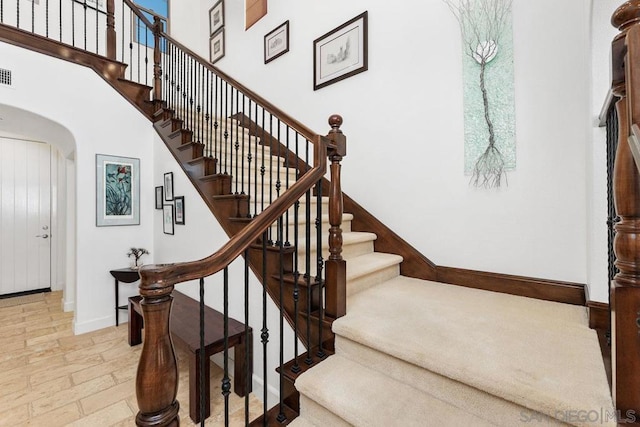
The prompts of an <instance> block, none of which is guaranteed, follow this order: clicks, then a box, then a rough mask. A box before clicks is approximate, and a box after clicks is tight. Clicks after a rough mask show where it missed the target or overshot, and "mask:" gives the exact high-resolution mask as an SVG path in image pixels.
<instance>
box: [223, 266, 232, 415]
mask: <svg viewBox="0 0 640 427" xmlns="http://www.w3.org/2000/svg"><path fill="white" fill-rule="evenodd" d="M223 299H224V377H223V378H222V395H223V396H224V425H225V426H229V394H230V393H231V381H229V267H225V268H224V297H223Z"/></svg>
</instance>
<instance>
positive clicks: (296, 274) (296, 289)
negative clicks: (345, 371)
mask: <svg viewBox="0 0 640 427" xmlns="http://www.w3.org/2000/svg"><path fill="white" fill-rule="evenodd" d="M296 137H297V135H296ZM296 140H297V138H296ZM297 151H298V150H297V147H296V153H297ZM299 209H300V201H298V200H296V202H295V203H294V205H293V249H294V250H293V333H294V337H293V360H294V362H293V366H292V367H291V372H293V373H294V374H297V373H299V372H300V370H301V369H300V365H299V364H298V316H299V315H300V308H299V306H298V304H299V299H300V283H299V280H300V268H299V266H298V245H299V244H300V240H299V239H298V237H299V236H298V234H299V230H298V226H299V224H298V214H299ZM288 212H289V211H287V215H288ZM287 232H288V230H287ZM307 292H310V289H309V288H307Z"/></svg>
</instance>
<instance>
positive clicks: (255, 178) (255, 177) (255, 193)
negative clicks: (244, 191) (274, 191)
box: [253, 102, 262, 216]
mask: <svg viewBox="0 0 640 427" xmlns="http://www.w3.org/2000/svg"><path fill="white" fill-rule="evenodd" d="M254 108H255V114H254V116H253V118H254V120H255V123H256V126H257V125H258V103H257V102H256V105H255V107H254ZM256 130H257V129H256ZM254 139H255V141H254V144H255V151H254V153H255V154H256V163H255V166H254V168H253V169H254V170H253V174H254V175H253V183H254V184H253V186H254V190H253V216H256V215H258V139H259V138H258V135H257V132H255V131H254ZM260 141H262V139H260Z"/></svg>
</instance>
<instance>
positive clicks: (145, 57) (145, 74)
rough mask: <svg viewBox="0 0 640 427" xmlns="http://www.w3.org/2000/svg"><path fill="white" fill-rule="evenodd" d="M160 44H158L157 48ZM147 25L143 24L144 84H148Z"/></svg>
mask: <svg viewBox="0 0 640 427" xmlns="http://www.w3.org/2000/svg"><path fill="white" fill-rule="evenodd" d="M159 47H160V46H158V48H159ZM148 76H149V27H147V24H146V23H145V24H144V84H145V86H149V78H148Z"/></svg>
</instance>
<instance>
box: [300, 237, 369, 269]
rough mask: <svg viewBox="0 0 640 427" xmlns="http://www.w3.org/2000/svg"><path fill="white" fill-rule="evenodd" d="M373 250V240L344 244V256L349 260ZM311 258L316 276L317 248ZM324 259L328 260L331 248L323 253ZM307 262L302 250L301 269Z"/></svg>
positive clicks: (312, 252)
mask: <svg viewBox="0 0 640 427" xmlns="http://www.w3.org/2000/svg"><path fill="white" fill-rule="evenodd" d="M371 252H373V242H372V241H370V242H359V243H355V244H351V245H344V246H343V247H342V258H343V259H345V260H347V261H348V260H349V259H351V258H355V257H357V256H360V255H364V254H368V253H371ZM310 255H311V256H310V259H311V275H312V276H315V275H316V274H317V266H316V260H317V258H316V257H317V252H316V251H315V250H312V251H311V253H310ZM322 259H323V260H327V259H329V249H328V248H327V249H325V250H324V251H323V253H322ZM305 263H306V255H305V253H304V252H303V251H300V252H299V253H298V265H299V266H300V268H301V269H304V268H305V267H304V266H305V265H306V264H305Z"/></svg>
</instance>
